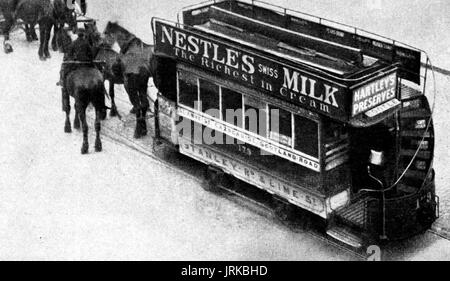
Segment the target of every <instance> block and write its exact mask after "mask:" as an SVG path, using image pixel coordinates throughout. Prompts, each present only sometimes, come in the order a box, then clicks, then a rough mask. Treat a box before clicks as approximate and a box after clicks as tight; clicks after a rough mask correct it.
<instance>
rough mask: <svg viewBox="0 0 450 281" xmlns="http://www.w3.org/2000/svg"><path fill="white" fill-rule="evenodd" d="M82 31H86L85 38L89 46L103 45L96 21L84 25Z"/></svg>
mask: <svg viewBox="0 0 450 281" xmlns="http://www.w3.org/2000/svg"><path fill="white" fill-rule="evenodd" d="M84 29H85V30H86V36H87V39H88V41H89V44H90V45H91V46H93V47H99V46H100V45H102V44H104V40H103V38H102V36H101V33H100V32H99V31H98V28H97V22H96V21H92V22H87V23H85V24H84Z"/></svg>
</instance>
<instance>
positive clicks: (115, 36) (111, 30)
mask: <svg viewBox="0 0 450 281" xmlns="http://www.w3.org/2000/svg"><path fill="white" fill-rule="evenodd" d="M103 34H104V36H105V38H106V40H107V41H109V42H113V43H114V42H117V43H118V44H119V46H120V48H123V46H124V45H125V44H127V42H129V41H130V40H131V39H133V38H136V36H134V34H132V33H131V32H129V31H128V30H126V29H125V28H123V27H122V26H120V25H119V24H118V23H117V22H111V21H110V22H108V24H107V25H106V27H105V30H104V31H103Z"/></svg>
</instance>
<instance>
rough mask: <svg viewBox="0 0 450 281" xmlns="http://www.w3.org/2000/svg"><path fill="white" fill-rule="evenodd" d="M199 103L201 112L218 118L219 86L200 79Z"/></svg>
mask: <svg viewBox="0 0 450 281" xmlns="http://www.w3.org/2000/svg"><path fill="white" fill-rule="evenodd" d="M200 102H201V109H202V112H204V113H207V114H209V115H211V116H213V117H216V118H220V105H219V104H220V97H219V86H218V85H216V84H214V83H211V82H209V81H206V80H202V79H200Z"/></svg>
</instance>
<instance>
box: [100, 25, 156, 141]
mask: <svg viewBox="0 0 450 281" xmlns="http://www.w3.org/2000/svg"><path fill="white" fill-rule="evenodd" d="M104 35H105V37H106V38H107V40H109V39H108V38H110V39H112V40H114V41H115V42H117V43H118V44H119V46H120V49H121V56H120V58H119V60H118V61H117V63H115V64H114V65H113V67H112V69H113V73H114V75H115V76H121V77H122V78H123V82H124V86H125V90H126V91H127V93H128V97H129V98H130V102H131V104H132V105H133V108H134V109H135V114H136V129H135V132H134V137H135V138H140V137H143V136H145V135H147V123H146V115H147V111H148V109H149V100H148V97H147V87H148V81H149V79H150V77H152V76H153V72H154V70H153V69H152V60H153V59H154V55H153V46H152V45H148V44H145V43H144V42H143V41H142V40H141V39H139V38H137V37H136V36H135V35H134V34H132V33H131V32H129V31H128V30H126V29H125V28H123V27H122V26H120V25H119V24H117V23H112V22H108V24H107V26H106V28H105V31H104Z"/></svg>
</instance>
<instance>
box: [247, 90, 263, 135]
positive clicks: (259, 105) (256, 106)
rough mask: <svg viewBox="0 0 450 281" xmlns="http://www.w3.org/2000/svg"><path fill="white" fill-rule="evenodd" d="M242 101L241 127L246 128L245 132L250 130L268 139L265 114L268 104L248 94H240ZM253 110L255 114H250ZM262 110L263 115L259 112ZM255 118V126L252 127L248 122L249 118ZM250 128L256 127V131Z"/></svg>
mask: <svg viewBox="0 0 450 281" xmlns="http://www.w3.org/2000/svg"><path fill="white" fill-rule="evenodd" d="M242 103H243V118H244V124H243V129H244V130H246V131H247V132H251V133H253V134H256V135H259V136H261V137H263V138H267V139H268V138H269V128H268V126H267V124H268V118H269V116H268V114H267V107H268V104H267V103H266V102H262V101H260V100H258V99H256V98H254V97H252V96H249V95H242ZM253 112H256V116H254V114H252V113H253ZM262 112H263V113H264V115H262V114H261V113H262ZM252 117H253V118H252ZM255 118H256V124H257V125H256V127H257V128H254V127H255V126H254V125H251V124H250V121H251V119H255ZM252 129H256V131H255V130H252Z"/></svg>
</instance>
